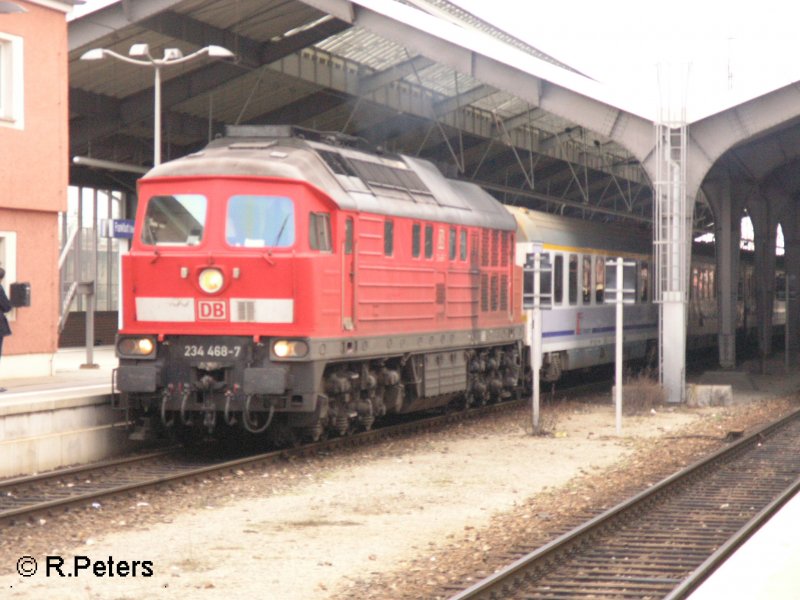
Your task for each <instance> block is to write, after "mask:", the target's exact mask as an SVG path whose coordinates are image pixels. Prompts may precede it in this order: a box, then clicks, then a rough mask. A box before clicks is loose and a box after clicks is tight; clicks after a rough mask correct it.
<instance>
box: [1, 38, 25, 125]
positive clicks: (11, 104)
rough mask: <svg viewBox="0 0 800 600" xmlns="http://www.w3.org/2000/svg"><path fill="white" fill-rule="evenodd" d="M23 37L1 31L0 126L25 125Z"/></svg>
mask: <svg viewBox="0 0 800 600" xmlns="http://www.w3.org/2000/svg"><path fill="white" fill-rule="evenodd" d="M22 90H23V79H22V38H20V37H17V36H14V35H9V34H6V33H0V126H2V127H14V128H16V129H22V126H23V120H22V117H23V110H22V109H23V104H22V100H23V96H22Z"/></svg>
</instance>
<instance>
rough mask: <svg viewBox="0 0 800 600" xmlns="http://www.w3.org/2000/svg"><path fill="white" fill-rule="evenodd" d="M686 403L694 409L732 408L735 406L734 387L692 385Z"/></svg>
mask: <svg viewBox="0 0 800 600" xmlns="http://www.w3.org/2000/svg"><path fill="white" fill-rule="evenodd" d="M686 403H687V405H688V406H690V407H693V408H703V407H706V406H730V405H732V404H733V387H732V386H730V385H700V384H690V385H689V389H688V393H687V394H686Z"/></svg>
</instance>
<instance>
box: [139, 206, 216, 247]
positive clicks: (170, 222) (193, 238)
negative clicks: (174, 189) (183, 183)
mask: <svg viewBox="0 0 800 600" xmlns="http://www.w3.org/2000/svg"><path fill="white" fill-rule="evenodd" d="M205 224H206V198H205V196H201V195H199V194H176V195H174V196H153V197H152V198H150V200H149V201H148V202H147V211H146V212H145V215H144V226H143V227H142V242H143V243H144V244H147V245H150V246H195V245H197V244H199V243H200V241H201V240H202V239H203V231H204V229H205Z"/></svg>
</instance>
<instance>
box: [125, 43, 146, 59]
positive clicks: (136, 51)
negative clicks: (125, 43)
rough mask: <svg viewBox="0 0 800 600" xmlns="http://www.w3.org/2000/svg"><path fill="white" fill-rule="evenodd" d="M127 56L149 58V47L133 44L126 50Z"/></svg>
mask: <svg viewBox="0 0 800 600" xmlns="http://www.w3.org/2000/svg"><path fill="white" fill-rule="evenodd" d="M128 56H142V57H144V58H150V45H149V44H134V45H133V46H131V49H130V50H128Z"/></svg>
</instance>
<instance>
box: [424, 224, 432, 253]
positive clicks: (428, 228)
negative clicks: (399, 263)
mask: <svg viewBox="0 0 800 600" xmlns="http://www.w3.org/2000/svg"><path fill="white" fill-rule="evenodd" d="M432 256H433V225H425V258H430V257H432Z"/></svg>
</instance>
